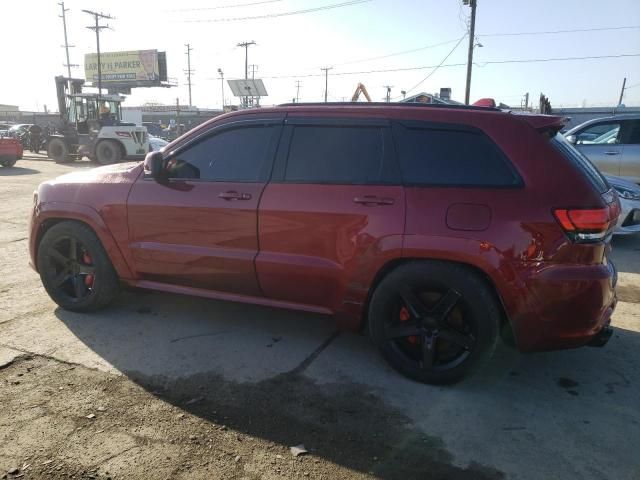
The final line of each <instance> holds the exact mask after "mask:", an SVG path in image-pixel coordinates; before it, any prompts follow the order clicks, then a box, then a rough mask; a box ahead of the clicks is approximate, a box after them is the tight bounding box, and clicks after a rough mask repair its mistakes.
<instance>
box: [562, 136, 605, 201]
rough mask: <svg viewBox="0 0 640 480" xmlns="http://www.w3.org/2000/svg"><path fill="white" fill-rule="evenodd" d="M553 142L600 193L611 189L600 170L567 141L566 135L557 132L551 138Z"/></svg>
mask: <svg viewBox="0 0 640 480" xmlns="http://www.w3.org/2000/svg"><path fill="white" fill-rule="evenodd" d="M551 144H552V145H553V146H554V147H555V148H556V150H558V151H559V152H560V153H561V154H562V155H563V156H564V157H565V158H567V159H569V160H570V161H571V163H573V164H574V165H576V166H577V167H578V168H579V169H580V170H581V171H582V172H583V173H584V174H585V175H586V177H587V178H588V179H589V181H590V182H591V183H592V184H593V186H595V187H596V188H597V189H598V191H599V192H600V193H604V192H606V191H607V190H609V185H608V183H607V181H606V180H605V179H604V177H603V176H602V174H601V173H600V171H599V170H598V169H597V168H596V167H595V166H594V165H593V163H591V161H589V159H588V158H587V157H585V156H584V155H583V154H582V153H580V151H579V150H578V149H577V148H575V147H574V146H573V145H571V144H570V143H569V142H567V140H566V139H565V138H564V135H562V134H561V133H558V134H556V136H555V137H553V138H552V139H551Z"/></svg>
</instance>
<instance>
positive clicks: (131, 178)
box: [38, 162, 143, 207]
mask: <svg viewBox="0 0 640 480" xmlns="http://www.w3.org/2000/svg"><path fill="white" fill-rule="evenodd" d="M142 168H143V167H142V162H129V163H119V164H115V165H107V166H104V167H98V168H91V169H86V170H85V169H83V170H80V171H76V172H72V173H68V174H66V175H62V176H60V177H57V178H54V179H52V180H48V181H46V182H43V183H41V184H40V186H39V187H38V200H39V202H40V203H47V202H69V203H81V204H85V205H90V206H94V207H97V206H99V204H101V203H124V202H126V197H127V195H128V193H129V190H130V189H131V186H132V185H133V182H135V180H136V178H138V176H139V175H140V172H142Z"/></svg>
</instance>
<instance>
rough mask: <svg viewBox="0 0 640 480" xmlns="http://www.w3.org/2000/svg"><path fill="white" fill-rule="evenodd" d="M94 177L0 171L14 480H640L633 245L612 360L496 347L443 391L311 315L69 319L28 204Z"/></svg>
mask: <svg viewBox="0 0 640 480" xmlns="http://www.w3.org/2000/svg"><path fill="white" fill-rule="evenodd" d="M90 166H91V165H90V164H88V163H87V162H78V163H76V164H72V165H56V164H55V163H52V162H50V161H48V160H46V159H45V158H44V157H42V156H28V157H27V158H25V159H24V160H21V161H19V162H18V164H17V166H16V168H14V169H0V265H2V267H1V271H0V477H1V478H8V479H12V478H24V479H69V478H74V479H87V478H101V479H104V478H113V479H156V478H158V479H182V478H184V479H200V478H203V479H204V478H207V479H218V478H219V479H227V478H229V479H263V478H264V479H290V478H314V479H316V478H318V479H319V478H324V479H339V478H340V479H342V478H345V479H350V478H354V479H355V478H358V479H360V478H383V479H402V480H409V479H452V480H453V479H456V480H457V479H474V480H475V479H502V478H510V479H511V478H513V479H539V478H545V479H553V478H559V479H569V478H581V479H582V478H589V479H608V478H611V479H616V480H626V479H628V480H631V479H635V480H637V479H640V456H639V455H638V453H637V446H638V445H640V411H639V407H640V387H639V382H640V355H639V353H638V352H639V351H640V238H621V239H616V240H615V242H614V254H613V258H614V261H615V262H616V265H617V266H618V268H619V270H620V288H619V297H620V300H621V301H620V303H619V307H618V309H617V311H616V313H615V316H614V320H613V323H614V326H615V327H616V332H615V334H614V337H613V338H612V340H611V341H610V342H609V344H608V345H607V346H606V347H605V348H603V349H594V348H582V349H576V350H571V351H564V352H549V353H540V354H532V355H520V354H518V353H517V352H515V351H513V350H511V349H509V348H507V347H501V348H500V350H499V352H498V354H497V355H496V358H495V359H494V360H493V361H492V362H491V364H490V365H489V367H488V368H487V369H486V370H485V371H484V372H482V373H481V374H479V375H476V376H474V377H473V378H471V379H469V380H466V381H464V382H462V383H460V384H458V385H455V386H452V387H447V388H443V387H431V386H425V385H419V384H416V383H414V382H411V381H408V380H406V379H404V378H402V377H400V376H399V375H398V374H397V373H395V372H393V371H392V370H391V369H389V368H388V367H387V366H386V365H385V364H384V362H383V361H382V360H381V359H380V358H379V356H378V355H377V353H376V352H375V350H374V349H373V347H372V346H371V345H370V344H369V342H368V341H367V340H366V339H365V338H363V337H361V336H357V335H352V334H348V333H337V332H336V331H335V327H334V325H333V323H332V321H331V319H328V318H325V317H322V316H318V315H310V314H303V313H298V312H287V311H281V310H275V309H269V308H262V307H256V306H249V305H237V304H232V303H228V302H216V301H211V300H205V299H195V298H188V297H181V296H176V295H166V294H160V293H144V292H125V293H124V294H123V295H122V296H121V297H120V298H119V300H118V301H117V302H116V304H115V305H114V306H113V307H111V308H109V309H108V310H106V311H105V312H100V313H98V314H92V315H80V314H73V313H70V312H65V311H63V310H61V309H59V308H57V307H56V306H55V304H53V303H52V302H51V300H50V299H49V298H48V297H47V295H46V293H45V292H44V290H43V288H42V287H41V285H40V283H39V278H38V276H37V275H36V274H35V273H34V272H33V271H31V270H30V269H29V268H28V266H27V245H26V237H27V231H26V229H27V221H28V212H29V208H30V205H31V195H32V192H33V190H34V188H35V187H36V186H37V184H38V183H39V182H41V181H43V180H45V179H47V178H52V177H54V176H57V175H59V174H61V173H64V172H67V171H72V170H77V169H83V168H89V167H90ZM301 444H302V445H304V447H305V448H306V450H307V452H306V453H304V454H302V455H300V456H294V454H293V453H292V451H291V447H294V446H298V445H301ZM3 475H4V477H3Z"/></svg>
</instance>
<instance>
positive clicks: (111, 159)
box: [96, 140, 122, 165]
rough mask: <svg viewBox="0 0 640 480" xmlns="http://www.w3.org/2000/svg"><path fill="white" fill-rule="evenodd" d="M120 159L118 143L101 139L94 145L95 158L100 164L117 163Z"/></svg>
mask: <svg viewBox="0 0 640 480" xmlns="http://www.w3.org/2000/svg"><path fill="white" fill-rule="evenodd" d="M121 159H122V149H121V148H120V144H119V143H118V142H115V141H113V140H102V141H101V142H100V143H98V145H97V147H96V160H98V163H99V164H100V165H110V164H112V163H118V162H119V161H120V160H121Z"/></svg>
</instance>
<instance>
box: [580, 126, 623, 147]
mask: <svg viewBox="0 0 640 480" xmlns="http://www.w3.org/2000/svg"><path fill="white" fill-rule="evenodd" d="M619 134H620V123H618V122H607V123H596V124H595V125H591V126H589V127H587V128H585V129H584V130H581V131H580V132H579V133H578V134H577V135H576V144H579V145H611V144H615V143H618V136H619Z"/></svg>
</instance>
